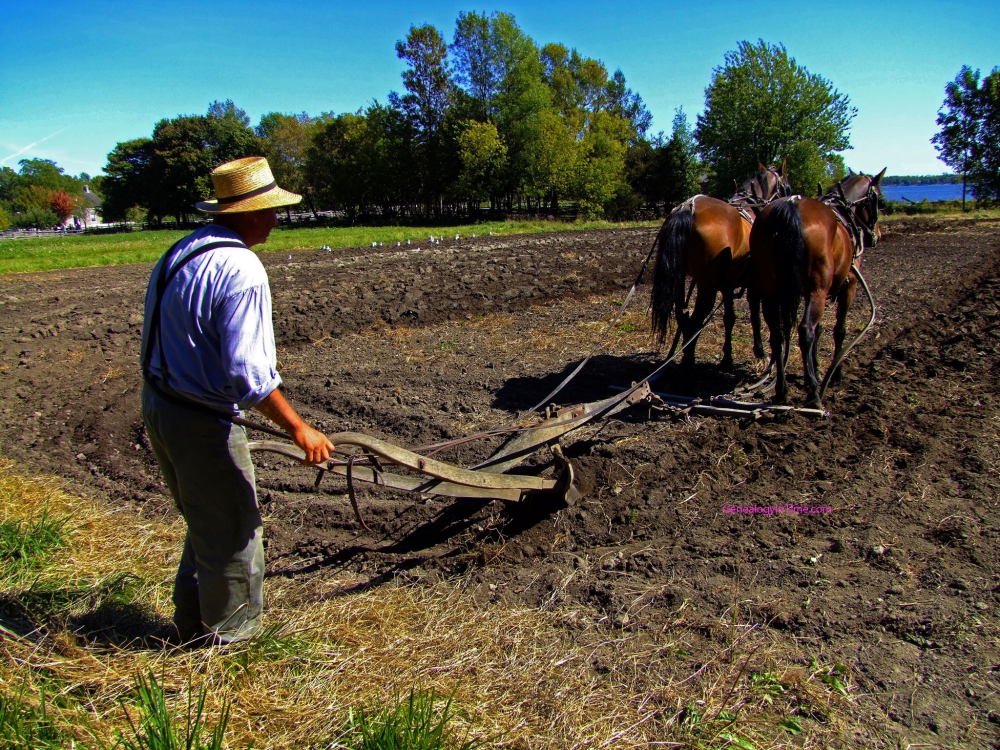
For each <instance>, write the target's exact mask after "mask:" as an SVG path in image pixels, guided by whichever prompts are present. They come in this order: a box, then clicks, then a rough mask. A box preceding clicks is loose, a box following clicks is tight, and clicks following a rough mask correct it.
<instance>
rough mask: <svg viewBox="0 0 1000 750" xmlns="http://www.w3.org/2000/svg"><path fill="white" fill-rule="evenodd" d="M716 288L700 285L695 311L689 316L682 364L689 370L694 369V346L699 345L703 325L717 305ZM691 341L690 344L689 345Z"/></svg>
mask: <svg viewBox="0 0 1000 750" xmlns="http://www.w3.org/2000/svg"><path fill="white" fill-rule="evenodd" d="M716 294H717V292H716V290H715V289H709V288H708V287H698V296H697V298H696V299H695V301H694V312H693V313H691V317H690V318H688V329H687V331H685V332H684V346H686V347H687V348H686V349H685V350H684V359H682V360H681V364H682V365H683V366H684V367H685V368H687V369H688V370H691V369H694V348H695V347H696V346H698V337H699V336H700V335H701V330H700V329H701V327H702V326H703V325H705V321H706V320H707V319H708V314H709V313H710V312H712V308H713V307H714V306H715V297H716ZM688 342H690V346H689V345H688Z"/></svg>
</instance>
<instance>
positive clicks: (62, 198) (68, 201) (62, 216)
mask: <svg viewBox="0 0 1000 750" xmlns="http://www.w3.org/2000/svg"><path fill="white" fill-rule="evenodd" d="M49 206H50V207H51V209H52V213H54V214H55V215H56V218H57V219H59V223H60V224H61V223H63V222H65V221H66V219H68V218H69V217H70V216H72V215H73V211H74V210H75V209H76V206H77V204H76V201H74V200H73V198H72V197H71V196H70V194H69V193H67V192H66V191H65V190H63V189H62V188H59V189H58V190H53V191H52V192H51V193H50V194H49Z"/></svg>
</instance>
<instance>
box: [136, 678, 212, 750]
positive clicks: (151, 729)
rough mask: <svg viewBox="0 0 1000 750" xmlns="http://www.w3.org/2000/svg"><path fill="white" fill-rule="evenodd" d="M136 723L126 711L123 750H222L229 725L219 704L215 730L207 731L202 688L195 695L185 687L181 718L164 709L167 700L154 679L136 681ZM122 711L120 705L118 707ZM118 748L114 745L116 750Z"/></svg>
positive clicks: (177, 713)
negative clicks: (185, 702) (184, 705)
mask: <svg viewBox="0 0 1000 750" xmlns="http://www.w3.org/2000/svg"><path fill="white" fill-rule="evenodd" d="M136 693H137V706H136V708H137V709H138V714H139V716H138V718H139V720H138V722H136V721H135V719H133V718H132V713H135V711H133V712H131V713H130V712H128V711H126V715H127V716H128V723H129V729H130V732H129V735H130V736H125V734H122V733H119V735H118V744H119V745H120V746H121V747H122V748H123V750H222V738H223V737H224V736H225V734H226V725H227V724H228V723H229V704H228V703H225V704H223V707H222V711H221V712H220V715H219V719H218V721H217V722H216V724H215V726H214V727H213V728H211V729H209V728H208V721H207V717H206V716H205V696H206V688H205V686H204V685H202V687H201V689H200V690H198V691H197V695H195V691H194V690H193V689H192V688H191V684H190V683H188V686H187V707H186V710H185V711H184V712H183V714H181V713H179V712H177V710H176V709H174V710H173V711H172V710H171V708H170V706H168V705H167V696H166V693H165V692H164V690H163V687H162V686H161V685H160V683H158V682H157V681H156V676H155V675H154V674H153V673H152V672H149V673H148V676H146V677H144V676H143V675H141V674H140V675H138V676H137V677H136ZM122 707H123V708H124V707H125V706H124V704H123V705H122ZM117 746H118V745H116V747H117Z"/></svg>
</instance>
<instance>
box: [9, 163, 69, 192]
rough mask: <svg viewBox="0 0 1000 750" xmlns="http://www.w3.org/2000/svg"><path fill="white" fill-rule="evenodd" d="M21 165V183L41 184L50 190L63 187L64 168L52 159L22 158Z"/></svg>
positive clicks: (19, 164)
mask: <svg viewBox="0 0 1000 750" xmlns="http://www.w3.org/2000/svg"><path fill="white" fill-rule="evenodd" d="M18 166H20V168H21V169H20V176H21V183H22V184H26V185H39V186H41V187H44V188H48V189H49V190H58V189H59V188H60V187H62V180H61V179H60V178H61V177H62V173H63V169H62V167H58V166H56V163H55V162H54V161H52V160H51V159H21V161H19V162H18Z"/></svg>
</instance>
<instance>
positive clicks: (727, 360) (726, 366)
mask: <svg viewBox="0 0 1000 750" xmlns="http://www.w3.org/2000/svg"><path fill="white" fill-rule="evenodd" d="M722 369H723V370H732V369H733V358H732V357H731V356H730V357H723V358H722Z"/></svg>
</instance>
